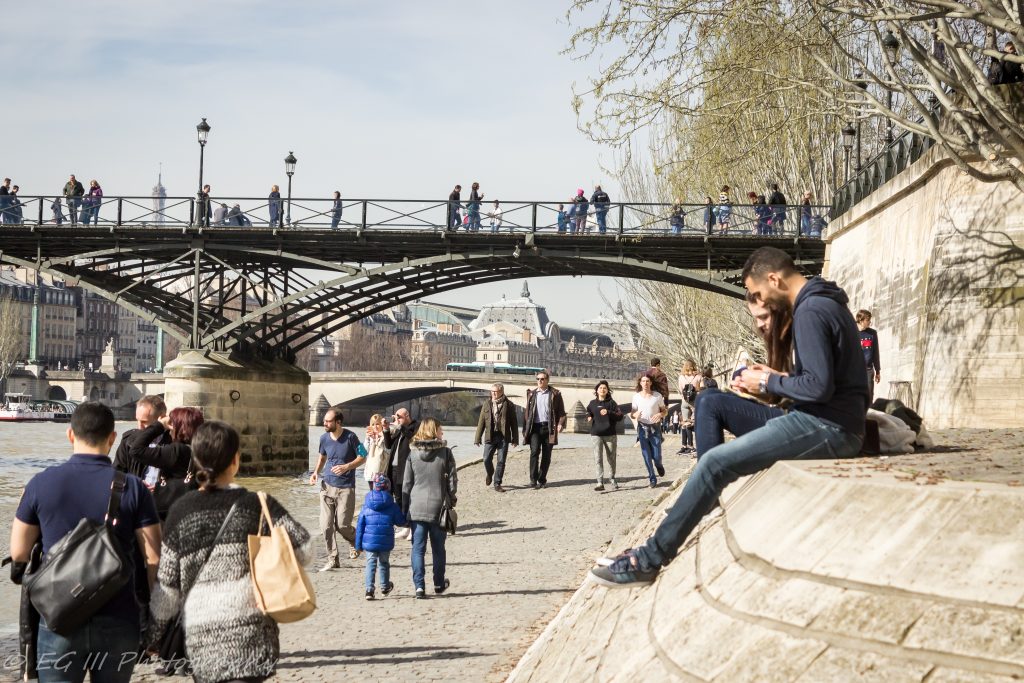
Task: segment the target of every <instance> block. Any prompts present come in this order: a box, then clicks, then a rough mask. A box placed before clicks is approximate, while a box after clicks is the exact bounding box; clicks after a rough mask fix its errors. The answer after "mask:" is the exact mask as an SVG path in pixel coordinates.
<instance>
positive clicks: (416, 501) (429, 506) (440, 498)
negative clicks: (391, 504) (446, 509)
mask: <svg viewBox="0 0 1024 683" xmlns="http://www.w3.org/2000/svg"><path fill="white" fill-rule="evenodd" d="M412 447H413V451H412V452H411V453H410V454H409V461H408V462H407V463H406V465H405V479H404V482H403V484H402V512H404V513H405V517H406V519H408V520H409V522H410V524H411V525H412V582H413V586H414V587H415V588H416V597H417V598H421V599H422V598H425V597H427V591H426V583H425V577H426V567H425V560H426V554H427V539H428V538H429V539H430V555H431V557H432V559H433V563H434V592H435V593H439V594H440V593H444V592H445V590H446V589H447V588H448V586H449V585H450V583H451V582H450V581H449V580H448V579H446V578H445V576H444V570H445V550H444V542H445V538H446V537H447V535H448V533H447V532H446V531H445V529H444V527H442V526H441V524H440V517H441V506H442V505H443V504H444V502H445V499H446V498H447V499H448V500H449V503H450V504H451V506H452V507H455V492H456V490H457V488H458V483H459V479H458V473H457V471H456V469H455V458H454V456H452V451H451V449H450V448H448V443H447V442H446V441H444V434H443V432H442V431H441V423H440V422H438V421H437V420H435V419H434V418H432V417H428V418H425V419H424V420H423V421H422V422H420V427H419V429H418V430H417V431H416V434H415V436H413V438H412Z"/></svg>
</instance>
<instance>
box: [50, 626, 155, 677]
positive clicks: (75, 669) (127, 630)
mask: <svg viewBox="0 0 1024 683" xmlns="http://www.w3.org/2000/svg"><path fill="white" fill-rule="evenodd" d="M38 649H39V651H38V655H37V660H36V661H37V662H38V666H39V683H80V682H81V681H84V680H85V677H86V675H89V676H90V679H91V680H92V681H93V683H128V681H130V680H131V678H132V671H133V670H134V669H135V661H136V660H137V659H138V651H139V626H138V624H136V623H134V622H131V621H127V620H125V619H118V618H116V617H109V616H104V615H96V616H94V617H93V618H92V619H90V620H89V621H87V622H86V623H85V624H84V625H82V626H80V627H79V628H78V630H77V631H75V632H74V633H73V634H72V635H71V636H69V637H67V638H65V637H64V636H60V635H57V634H56V633H54V632H53V631H51V630H50V629H48V628H46V625H45V623H40V624H39V646H38Z"/></svg>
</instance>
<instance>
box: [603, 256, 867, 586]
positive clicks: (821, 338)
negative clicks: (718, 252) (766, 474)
mask: <svg viewBox="0 0 1024 683" xmlns="http://www.w3.org/2000/svg"><path fill="white" fill-rule="evenodd" d="M743 283H744V285H745V286H746V288H747V291H748V292H750V294H751V295H752V296H753V297H754V298H755V299H757V300H759V301H763V302H764V303H765V305H767V306H769V307H772V306H779V305H780V304H786V305H789V306H791V307H792V309H793V339H794V351H795V360H794V364H793V371H792V373H790V374H788V375H787V374H784V373H781V372H779V371H778V370H776V369H772V368H770V367H767V366H765V365H757V364H755V365H752V366H751V367H749V368H747V369H746V370H744V371H743V372H742V373H741V374H740V375H739V376H738V377H737V378H735V379H734V380H733V381H732V385H733V388H734V389H736V390H741V391H744V392H746V393H749V394H753V395H755V396H763V395H766V394H771V395H774V396H781V397H785V398H789V399H791V400H792V401H793V407H792V408H791V410H790V412H789V413H787V414H786V415H782V416H781V417H776V418H773V419H771V420H768V422H767V423H766V424H765V425H764V426H763V427H761V428H760V429H755V430H754V431H751V432H748V433H747V434H745V435H743V436H740V437H738V438H736V439H734V440H732V441H730V442H728V443H724V444H722V445H720V446H717V447H715V448H712V449H711V450H710V451H708V452H707V453H706V454H704V457H702V458H701V459H700V460H699V461H698V462H697V465H696V467H694V469H693V472H692V473H691V474H690V477H689V478H688V479H687V481H686V485H685V486H684V487H683V491H682V493H681V494H680V495H679V498H678V499H676V502H675V503H674V504H673V505H672V507H671V508H670V509H669V511H668V515H667V516H666V517H665V519H664V520H663V521H662V522H661V524H660V525H659V526H658V528H657V530H655V532H654V535H653V536H652V537H651V538H649V539H648V540H647V542H646V543H645V544H644V545H642V546H640V547H639V548H633V549H631V550H628V551H626V552H625V553H623V554H621V555H619V556H618V557H616V558H615V559H613V560H610V561H606V562H605V563H603V564H604V566H598V567H594V568H593V569H591V570H590V574H591V577H592V579H593V580H594V581H595V582H597V583H599V584H602V585H605V586H609V587H613V588H615V587H632V586H634V585H638V584H649V583H652V582H653V581H654V579H655V578H656V577H657V575H658V572H659V571H660V570H661V567H663V566H664V565H666V564H668V563H669V562H671V561H672V559H673V558H674V557H675V556H676V553H677V552H678V551H679V548H680V547H682V545H683V542H684V541H685V540H686V538H687V536H689V535H690V532H692V531H693V530H694V529H695V528H696V527H697V524H698V523H700V521H701V519H703V517H704V516H705V515H706V514H708V513H709V512H711V510H713V509H714V507H715V505H717V504H718V496H719V494H721V492H722V490H723V489H724V488H725V487H726V486H728V485H729V484H731V483H732V482H734V481H736V480H737V479H739V478H740V477H743V476H747V475H751V474H754V473H756V472H760V471H762V470H765V469H768V468H769V467H771V466H772V465H773V464H775V463H776V462H778V461H779V460H806V459H814V458H848V457H851V456H856V455H857V454H858V453H859V452H860V448H861V443H862V441H863V438H864V417H865V415H866V414H867V399H868V387H867V381H866V380H867V375H866V373H865V371H864V359H863V356H862V354H861V351H860V336H859V334H858V332H857V326H856V324H855V323H854V321H853V315H851V314H850V311H849V309H848V308H847V302H848V299H847V297H846V293H845V292H843V290H842V289H840V288H839V287H837V286H836V284H835V283H833V282H829V281H827V280H824V279H822V278H820V277H813V278H811V279H807V278H805V277H804V276H803V275H801V274H800V273H798V272H797V270H796V266H795V265H794V264H793V260H792V259H791V258H790V257H789V256H788V255H787V254H786V253H785V252H784V251H781V250H779V249H776V248H774V247H761V248H760V249H758V250H756V251H755V252H754V253H753V254H751V255H750V258H748V259H747V262H746V264H745V265H744V267H743Z"/></svg>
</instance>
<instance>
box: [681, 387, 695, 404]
mask: <svg viewBox="0 0 1024 683" xmlns="http://www.w3.org/2000/svg"><path fill="white" fill-rule="evenodd" d="M683 400H684V401H686V402H687V403H689V404H690V405H691V406H692V405H693V402H694V401H695V400H697V387H695V386H693V385H692V384H687V385H685V386H684V387H683Z"/></svg>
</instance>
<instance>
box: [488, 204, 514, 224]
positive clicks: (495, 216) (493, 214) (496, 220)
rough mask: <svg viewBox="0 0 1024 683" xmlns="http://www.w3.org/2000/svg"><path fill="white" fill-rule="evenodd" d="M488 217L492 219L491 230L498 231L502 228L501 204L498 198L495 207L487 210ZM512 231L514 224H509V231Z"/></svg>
mask: <svg viewBox="0 0 1024 683" xmlns="http://www.w3.org/2000/svg"><path fill="white" fill-rule="evenodd" d="M487 217H488V218H490V219H491V232H498V231H499V230H501V204H500V203H499V202H498V200H497V199H495V200H494V208H492V209H491V210H490V211H488V212H487ZM511 231H512V226H511V225H510V226H509V232H511Z"/></svg>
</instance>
